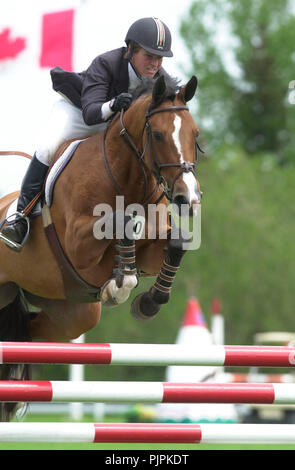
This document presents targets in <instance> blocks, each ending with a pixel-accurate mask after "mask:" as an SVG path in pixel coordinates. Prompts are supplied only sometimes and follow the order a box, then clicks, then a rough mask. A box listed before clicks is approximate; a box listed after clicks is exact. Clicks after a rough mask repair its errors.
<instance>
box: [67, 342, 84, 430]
mask: <svg viewBox="0 0 295 470" xmlns="http://www.w3.org/2000/svg"><path fill="white" fill-rule="evenodd" d="M71 342H72V343H84V342H85V335H84V334H83V335H81V336H79V338H76V339H74V340H73V341H71ZM69 380H70V382H82V381H83V380H84V364H70V370H69ZM72 386H73V387H74V384H72ZM69 407H70V416H71V419H72V420H74V421H81V419H82V418H83V403H79V402H72V403H69Z"/></svg>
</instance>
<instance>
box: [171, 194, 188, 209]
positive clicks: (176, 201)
mask: <svg viewBox="0 0 295 470" xmlns="http://www.w3.org/2000/svg"><path fill="white" fill-rule="evenodd" d="M173 202H174V204H176V205H177V206H178V207H180V206H181V205H182V204H188V200H187V198H186V197H185V196H182V195H178V196H175V198H174V199H173Z"/></svg>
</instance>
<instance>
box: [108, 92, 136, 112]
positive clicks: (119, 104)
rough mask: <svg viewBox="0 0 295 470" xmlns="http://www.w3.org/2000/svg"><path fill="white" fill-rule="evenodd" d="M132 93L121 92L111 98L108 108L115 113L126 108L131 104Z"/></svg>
mask: <svg viewBox="0 0 295 470" xmlns="http://www.w3.org/2000/svg"><path fill="white" fill-rule="evenodd" d="M131 101H132V95H130V93H121V94H120V95H118V96H116V97H115V98H113V99H112V100H111V102H110V109H111V110H112V111H114V112H115V113H117V112H118V111H121V109H124V110H126V109H128V108H129V106H130V105H131Z"/></svg>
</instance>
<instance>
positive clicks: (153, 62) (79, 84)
mask: <svg viewBox="0 0 295 470" xmlns="http://www.w3.org/2000/svg"><path fill="white" fill-rule="evenodd" d="M125 42H126V45H127V47H121V48H119V49H114V50H112V51H108V52H105V53H104V54H101V55H99V56H98V57H96V58H95V59H94V60H93V62H92V63H91V65H90V66H89V68H88V69H87V70H85V71H84V72H81V73H71V72H66V71H64V70H62V69H61V68H60V67H56V68H55V69H53V70H51V72H50V73H51V78H52V84H53V89H54V90H55V91H57V92H58V93H60V95H61V97H60V99H59V100H58V101H57V102H56V103H55V105H54V106H53V110H52V113H51V116H50V119H49V123H48V124H47V126H46V131H45V135H44V136H43V137H42V138H41V141H40V142H41V144H40V145H39V146H38V147H37V150H36V152H35V154H34V156H33V157H32V160H31V162H30V164H29V167H28V169H27V172H26V174H25V177H24V179H23V182H22V186H21V193H20V195H19V198H18V203H17V212H18V215H17V218H16V221H15V222H14V223H13V224H9V225H6V226H4V228H3V229H2V235H4V237H5V238H6V239H8V240H12V241H13V243H14V244H15V245H16V246H17V247H18V251H20V250H21V249H22V246H23V244H24V241H25V240H24V239H25V236H26V233H27V228H28V227H27V221H26V219H25V218H24V214H23V211H24V209H25V208H26V206H27V205H28V203H29V202H31V201H32V199H33V198H34V197H35V196H36V195H37V194H38V193H39V192H40V191H41V190H42V187H43V183H44V179H45V176H46V174H47V171H48V167H49V165H50V163H51V161H52V159H53V156H54V154H55V152H56V151H57V149H58V148H59V146H60V145H61V144H62V143H64V142H65V141H66V140H70V139H75V138H81V137H87V136H90V135H93V134H97V133H98V132H99V131H101V130H102V129H104V128H105V127H106V125H107V121H108V120H109V119H110V118H111V117H112V116H113V114H114V113H117V112H118V111H121V110H122V109H124V110H125V109H127V108H128V107H129V106H130V104H131V101H132V96H131V94H130V93H131V92H132V90H134V89H135V88H136V87H137V86H138V85H139V84H140V81H141V77H148V78H157V77H158V76H160V75H166V74H167V73H166V72H165V70H164V69H163V68H162V66H161V65H162V61H163V57H172V56H173V54H172V51H171V33H170V31H169V29H168V27H167V26H166V25H165V24H164V23H163V22H162V21H161V20H159V19H158V18H141V19H139V20H137V21H135V22H134V23H133V24H132V25H131V26H130V28H129V30H128V32H127V35H126V38H125ZM8 246H9V244H8ZM10 247H11V246H10Z"/></svg>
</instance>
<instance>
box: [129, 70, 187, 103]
mask: <svg viewBox="0 0 295 470" xmlns="http://www.w3.org/2000/svg"><path fill="white" fill-rule="evenodd" d="M156 81H157V79H155V78H146V77H142V79H141V83H140V85H138V87H137V88H135V90H133V92H132V98H133V102H134V101H136V100H137V99H138V98H141V97H143V96H149V95H151V94H152V92H153V88H154V85H155V83H156ZM165 83H166V90H165V92H164V93H163V95H162V96H161V100H160V101H158V102H157V103H155V105H156V106H159V105H160V104H161V103H163V102H164V101H167V100H171V101H173V100H174V99H175V96H176V94H177V93H178V91H179V90H180V88H181V87H180V86H179V83H180V80H179V79H178V78H174V77H172V76H171V75H168V74H167V75H165Z"/></svg>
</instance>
